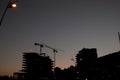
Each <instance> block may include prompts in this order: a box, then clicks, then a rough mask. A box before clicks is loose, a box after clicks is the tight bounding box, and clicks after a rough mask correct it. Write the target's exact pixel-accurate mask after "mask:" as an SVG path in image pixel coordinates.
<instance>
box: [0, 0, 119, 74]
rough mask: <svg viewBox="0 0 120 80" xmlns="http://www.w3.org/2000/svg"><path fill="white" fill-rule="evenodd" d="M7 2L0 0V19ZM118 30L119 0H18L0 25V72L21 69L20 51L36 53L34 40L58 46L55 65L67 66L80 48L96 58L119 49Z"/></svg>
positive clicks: (6, 0)
mask: <svg viewBox="0 0 120 80" xmlns="http://www.w3.org/2000/svg"><path fill="white" fill-rule="evenodd" d="M8 1H9V0H0V18H1V16H2V13H3V11H4V9H5V7H6V5H7V2H8ZM118 32H120V0H29V1H28V0H19V1H18V2H17V8H14V9H11V8H9V9H8V10H7V13H6V15H5V17H4V20H3V22H2V25H1V26H0V75H12V73H13V72H18V71H19V70H21V69H22V55H23V53H24V52H37V53H39V47H38V46H35V45H34V43H35V42H37V43H45V44H47V45H49V46H51V47H53V48H56V49H59V50H60V51H58V53H57V56H56V66H58V67H61V68H67V67H69V66H70V65H75V61H71V59H72V58H74V59H75V56H76V54H77V53H78V51H79V50H81V49H82V48H97V53H98V56H99V57H100V56H104V55H107V54H110V53H113V52H116V51H119V50H120V45H119V40H118V35H117V33H118ZM61 50H62V51H61ZM43 52H45V53H46V54H47V55H49V56H50V58H51V59H52V60H53V53H52V50H50V49H47V48H44V49H43Z"/></svg>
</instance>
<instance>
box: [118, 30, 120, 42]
mask: <svg viewBox="0 0 120 80" xmlns="http://www.w3.org/2000/svg"><path fill="white" fill-rule="evenodd" d="M118 38H119V44H120V32H118Z"/></svg>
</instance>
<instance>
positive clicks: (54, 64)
mask: <svg viewBox="0 0 120 80" xmlns="http://www.w3.org/2000/svg"><path fill="white" fill-rule="evenodd" d="M34 45H37V46H40V55H42V48H43V47H46V48H49V49H52V50H53V53H54V60H53V61H54V63H53V67H54V68H55V66H56V53H58V51H62V50H59V49H55V48H53V47H51V46H48V45H46V44H45V43H42V44H39V43H34Z"/></svg>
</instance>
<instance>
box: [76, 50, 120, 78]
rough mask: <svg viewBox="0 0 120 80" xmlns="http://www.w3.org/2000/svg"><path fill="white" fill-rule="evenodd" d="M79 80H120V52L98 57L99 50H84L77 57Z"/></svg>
mask: <svg viewBox="0 0 120 80" xmlns="http://www.w3.org/2000/svg"><path fill="white" fill-rule="evenodd" d="M76 62H77V65H76V73H77V76H76V78H77V79H78V80H120V52H115V53H112V54H109V55H106V56H103V57H99V58H98V57H97V50H96V49H95V48H92V49H86V48H84V49H82V50H81V51H79V53H78V54H77V55H76Z"/></svg>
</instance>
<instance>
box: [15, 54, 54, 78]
mask: <svg viewBox="0 0 120 80" xmlns="http://www.w3.org/2000/svg"><path fill="white" fill-rule="evenodd" d="M52 67H53V62H52V60H51V59H50V58H49V56H42V55H39V54H37V53H34V52H28V53H23V64H22V70H21V72H22V75H21V73H18V74H17V75H18V77H21V76H22V80H52V79H53V71H52Z"/></svg>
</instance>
